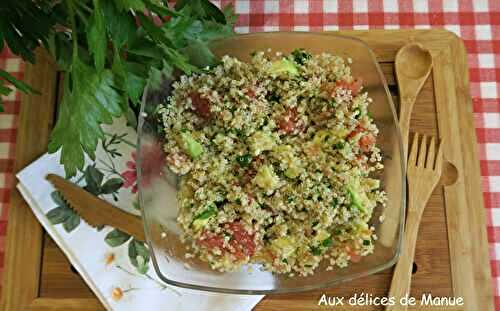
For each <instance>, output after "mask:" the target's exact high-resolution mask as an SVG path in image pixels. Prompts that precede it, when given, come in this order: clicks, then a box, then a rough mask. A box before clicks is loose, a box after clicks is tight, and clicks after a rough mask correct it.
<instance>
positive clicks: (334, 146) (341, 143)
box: [333, 141, 345, 150]
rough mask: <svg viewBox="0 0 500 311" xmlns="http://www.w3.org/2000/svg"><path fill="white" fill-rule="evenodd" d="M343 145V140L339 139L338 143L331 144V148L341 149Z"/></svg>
mask: <svg viewBox="0 0 500 311" xmlns="http://www.w3.org/2000/svg"><path fill="white" fill-rule="evenodd" d="M344 147H345V142H343V141H339V142H338V143H335V144H334V145H333V149H335V150H341V149H344Z"/></svg>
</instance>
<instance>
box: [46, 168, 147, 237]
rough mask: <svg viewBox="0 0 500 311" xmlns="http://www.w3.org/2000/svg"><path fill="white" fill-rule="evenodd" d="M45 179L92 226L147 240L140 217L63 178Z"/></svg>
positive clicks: (52, 176)
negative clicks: (104, 227)
mask: <svg viewBox="0 0 500 311" xmlns="http://www.w3.org/2000/svg"><path fill="white" fill-rule="evenodd" d="M45 178H46V179H47V180H48V181H49V182H50V183H51V184H52V185H53V186H54V188H56V190H57V191H59V193H60V194H61V196H62V198H63V199H64V200H65V201H66V202H67V203H68V205H69V206H70V207H71V208H72V209H73V210H74V211H75V212H76V213H77V214H78V215H80V217H82V218H83V220H85V222H86V223H87V224H89V225H90V226H92V227H99V226H103V225H107V226H111V227H114V228H116V229H118V230H120V231H123V232H125V233H127V234H129V235H131V236H133V237H134V238H135V239H136V240H139V241H145V240H146V238H145V235H144V226H143V223H142V219H141V218H140V217H139V216H135V215H131V214H129V213H127V212H125V211H123V210H121V209H119V208H117V207H115V206H114V205H112V204H110V203H108V202H106V201H105V200H103V199H100V198H98V197H96V196H95V195H93V194H91V193H90V192H87V191H86V190H85V189H83V188H80V187H78V186H77V185H75V184H74V183H72V182H70V181H67V180H66V179H64V178H62V177H61V176H58V175H54V174H48V175H47V176H46V177H45Z"/></svg>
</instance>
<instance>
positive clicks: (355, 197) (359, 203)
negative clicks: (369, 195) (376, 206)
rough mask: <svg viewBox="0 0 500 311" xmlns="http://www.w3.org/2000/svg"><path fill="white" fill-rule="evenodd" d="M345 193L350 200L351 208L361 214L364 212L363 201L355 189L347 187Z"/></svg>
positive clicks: (350, 186)
mask: <svg viewBox="0 0 500 311" xmlns="http://www.w3.org/2000/svg"><path fill="white" fill-rule="evenodd" d="M347 192H348V193H349V196H350V198H351V202H352V206H354V207H356V208H357V209H359V210H360V211H362V212H366V210H365V206H364V204H363V200H362V198H361V196H360V194H359V193H358V192H357V191H356V189H355V187H353V185H349V186H347Z"/></svg>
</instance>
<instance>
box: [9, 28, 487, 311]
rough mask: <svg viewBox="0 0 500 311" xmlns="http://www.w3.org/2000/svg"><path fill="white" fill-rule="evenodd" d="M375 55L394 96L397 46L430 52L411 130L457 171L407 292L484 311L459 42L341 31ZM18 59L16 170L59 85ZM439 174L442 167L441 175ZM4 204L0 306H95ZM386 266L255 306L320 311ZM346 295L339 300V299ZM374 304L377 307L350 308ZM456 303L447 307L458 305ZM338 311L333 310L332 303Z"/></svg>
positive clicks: (42, 65) (371, 288)
mask: <svg viewBox="0 0 500 311" xmlns="http://www.w3.org/2000/svg"><path fill="white" fill-rule="evenodd" d="M341 33H342V34H346V35H352V36H355V37H358V38H360V39H362V40H364V41H365V42H366V43H367V44H368V45H369V46H370V47H371V48H372V49H373V50H374V52H375V54H376V55H377V59H378V61H379V62H380V64H381V67H382V69H383V71H384V75H385V77H386V79H387V82H388V84H389V88H390V90H391V92H392V94H393V96H394V102H395V103H397V102H398V98H397V85H396V82H395V78H394V72H393V71H394V57H395V53H396V51H397V50H398V49H399V48H400V47H401V46H402V45H404V44H405V43H407V42H409V41H411V40H414V41H418V42H421V43H422V44H424V45H425V46H426V47H427V48H429V49H430V50H431V51H432V54H433V61H434V69H433V72H432V74H431V78H430V79H429V80H428V81H427V83H426V84H425V87H424V89H423V91H422V93H421V94H420V96H419V98H418V100H417V103H416V105H415V109H414V114H413V115H412V121H411V128H412V130H418V131H419V132H421V133H423V134H432V135H437V134H439V136H440V137H441V138H445V139H446V141H447V144H446V148H445V157H446V159H447V160H448V161H450V162H451V163H453V165H454V166H455V167H456V170H457V171H458V179H457V181H456V182H455V183H454V184H453V185H448V186H446V187H438V188H437V189H436V191H435V192H434V193H433V195H432V197H431V199H430V202H429V204H428V206H427V208H426V211H425V213H424V217H423V221H422V224H421V227H420V228H421V229H420V235H419V241H418V243H417V249H416V256H415V273H414V275H413V283H412V291H411V295H412V296H414V297H421V296H422V294H424V293H432V294H433V295H434V296H462V297H464V298H465V300H466V306H465V309H466V310H493V299H492V297H493V292H492V288H491V272H490V267H489V260H488V258H489V257H488V243H487V240H486V224H485V211H484V207H483V200H482V193H481V188H480V176H479V172H480V171H479V162H478V158H477V152H476V137H475V131H474V124H473V116H472V105H471V99H470V95H469V85H468V71H467V66H466V54H465V50H464V47H463V44H462V42H461V40H460V39H459V38H458V37H456V36H455V35H453V34H452V33H450V32H446V31H444V30H397V31H346V32H341ZM37 56H38V58H37V64H36V65H34V66H33V65H29V64H28V65H27V68H26V73H25V76H26V80H27V82H28V83H30V84H31V85H33V86H34V87H35V88H36V89H38V90H40V91H41V93H42V95H37V96H24V97H23V103H22V107H21V113H20V124H19V131H18V138H17V149H16V164H15V170H16V172H17V171H18V170H20V169H22V168H23V167H24V166H26V165H27V164H29V163H30V162H32V161H33V160H35V159H36V158H37V157H39V156H40V155H42V154H43V153H45V152H46V148H47V142H48V138H49V134H50V131H51V129H52V127H53V125H54V120H55V113H56V110H57V109H56V108H57V104H56V103H57V99H58V97H60V96H58V95H59V93H60V89H61V83H60V80H61V79H60V73H58V72H57V70H56V66H55V64H54V63H53V62H52V60H51V59H50V58H49V57H48V56H47V55H46V54H45V53H44V52H41V51H39V52H38V53H37ZM448 175H449V173H448ZM11 202H12V206H11V207H10V211H9V222H8V233H7V249H6V267H5V279H4V283H3V284H4V290H3V295H2V302H1V305H0V307H1V309H2V310H6V311H10V310H21V309H24V308H28V309H32V310H99V309H102V308H103V307H102V305H101V304H100V303H99V302H98V301H97V299H96V298H95V296H94V295H93V293H92V292H91V291H90V290H89V288H88V287H87V286H86V285H85V283H84V282H83V280H82V279H81V278H80V277H79V275H78V274H77V273H76V271H74V270H73V269H72V268H71V265H70V263H69V262H68V261H67V259H66V258H65V256H64V255H63V253H62V252H61V251H60V250H59V249H58V248H57V247H56V245H55V244H54V242H53V241H52V240H51V239H50V237H49V236H48V235H46V234H45V233H44V231H43V230H42V228H41V226H40V224H39V223H38V222H37V220H36V219H35V217H34V216H33V214H32V212H31V210H30V209H29V207H28V206H27V205H26V203H25V202H24V201H23V199H22V198H21V196H20V194H19V193H18V192H17V191H13V195H12V201H11ZM390 279H391V270H390V269H389V270H386V271H383V272H381V273H378V274H376V275H372V276H369V277H365V278H362V279H358V280H354V281H352V282H348V283H343V284H340V285H338V286H337V287H335V288H329V289H325V290H318V291H314V292H304V293H295V294H284V295H269V296H267V297H266V298H265V299H264V300H262V301H261V302H260V303H259V304H258V305H257V307H256V308H255V310H288V311H292V310H311V309H317V308H320V309H321V308H323V309H324V307H319V306H318V301H319V298H320V296H321V295H322V294H323V293H326V294H327V295H329V296H343V297H347V298H348V297H350V296H352V295H354V294H355V293H358V294H359V293H362V292H366V293H370V294H372V295H374V296H384V295H386V294H387V291H388V284H389V282H390ZM347 298H346V299H347ZM356 309H362V310H381V308H377V307H364V308H356ZM459 309H463V308H448V309H447V310H459ZM335 310H342V308H338V309H337V308H335Z"/></svg>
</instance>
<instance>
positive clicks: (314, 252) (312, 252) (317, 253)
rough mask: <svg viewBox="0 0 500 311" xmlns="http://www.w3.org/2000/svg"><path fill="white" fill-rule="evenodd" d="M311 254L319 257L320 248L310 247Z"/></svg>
mask: <svg viewBox="0 0 500 311" xmlns="http://www.w3.org/2000/svg"><path fill="white" fill-rule="evenodd" d="M310 249H311V254H313V255H314V256H320V255H321V248H320V247H314V246H311V248H310Z"/></svg>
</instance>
